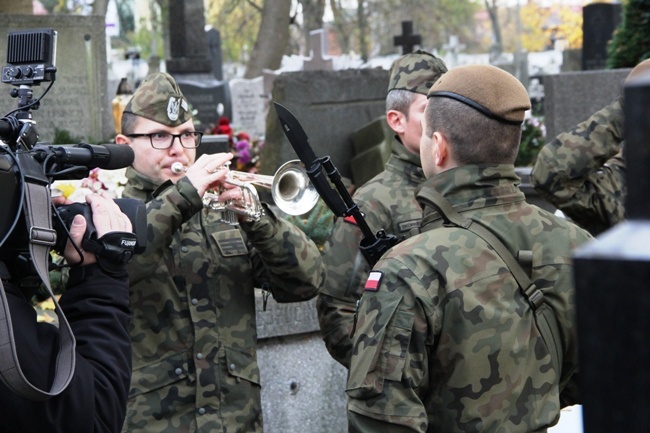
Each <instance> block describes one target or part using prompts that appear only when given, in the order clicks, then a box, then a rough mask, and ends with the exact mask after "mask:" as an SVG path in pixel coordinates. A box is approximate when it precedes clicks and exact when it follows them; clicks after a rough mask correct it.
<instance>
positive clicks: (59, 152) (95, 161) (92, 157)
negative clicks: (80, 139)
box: [33, 143, 135, 170]
mask: <svg viewBox="0 0 650 433" xmlns="http://www.w3.org/2000/svg"><path fill="white" fill-rule="evenodd" d="M33 151H34V159H36V160H37V161H39V162H43V161H45V160H46V159H47V158H48V157H50V156H53V157H54V159H56V162H57V163H58V164H63V165H73V166H84V167H87V168H89V169H93V168H96V167H99V168H103V169H105V170H115V169H118V168H125V167H128V166H129V165H131V164H132V163H133V160H134V158H135V155H134V153H133V149H131V147H130V146H127V145H124V144H85V143H80V144H75V145H74V146H69V145H63V146H51V145H50V146H47V145H36V146H34V149H33Z"/></svg>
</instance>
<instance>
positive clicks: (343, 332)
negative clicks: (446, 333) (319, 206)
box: [317, 139, 424, 367]
mask: <svg viewBox="0 0 650 433" xmlns="http://www.w3.org/2000/svg"><path fill="white" fill-rule="evenodd" d="M422 181H424V173H423V172H422V167H421V166H420V157H419V155H415V154H413V153H411V152H409V151H407V150H406V148H405V147H404V146H403V145H402V144H401V143H400V142H399V141H397V139H395V140H394V142H393V147H392V154H391V156H390V158H389V159H388V161H387V162H386V166H385V169H384V171H382V172H381V173H379V174H378V175H377V176H375V177H374V178H372V179H371V180H369V181H368V182H367V183H366V184H364V185H363V186H362V187H361V188H359V189H358V190H357V191H356V192H355V194H354V196H353V199H354V201H355V203H356V204H357V205H358V206H359V209H360V210H361V211H362V212H363V213H364V216H365V219H366V221H367V222H368V225H369V226H370V229H371V230H373V231H375V232H376V231H377V230H379V229H382V228H383V229H384V230H386V232H387V233H390V234H394V235H396V236H397V237H398V238H405V237H408V235H409V230H411V229H413V228H418V227H419V226H420V220H421V219H422V208H421V207H420V205H419V204H418V202H417V201H416V200H415V189H416V187H417V186H418V185H419V184H420V183H421V182H422ZM362 237H363V234H362V233H361V230H360V229H359V227H357V225H356V224H355V223H354V220H353V219H351V218H346V219H343V218H339V219H338V220H337V221H336V223H335V226H334V229H333V231H332V234H331V235H330V239H329V241H328V243H327V244H326V246H325V250H324V252H323V258H324V262H325V268H326V269H327V277H326V278H325V283H324V285H323V287H322V288H321V291H320V293H319V295H318V302H317V310H318V320H319V322H320V328H321V334H322V336H323V340H324V341H325V347H326V348H327V350H328V351H329V353H330V355H332V357H333V358H334V359H335V360H337V361H338V362H340V363H341V364H342V365H344V366H345V367H349V365H350V352H351V350H352V340H351V339H350V332H351V330H352V323H353V318H354V312H355V306H356V302H357V299H359V297H360V296H361V292H362V290H363V284H364V283H365V281H366V278H367V277H368V272H370V266H368V262H367V261H366V260H365V258H364V257H363V256H362V255H361V253H360V252H359V243H360V242H361V239H362Z"/></svg>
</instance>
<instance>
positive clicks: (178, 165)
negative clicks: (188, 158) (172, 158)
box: [170, 162, 187, 174]
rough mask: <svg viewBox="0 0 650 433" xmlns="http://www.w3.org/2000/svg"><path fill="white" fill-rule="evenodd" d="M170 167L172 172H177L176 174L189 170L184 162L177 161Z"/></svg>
mask: <svg viewBox="0 0 650 433" xmlns="http://www.w3.org/2000/svg"><path fill="white" fill-rule="evenodd" d="M170 168H171V171H172V173H175V174H180V173H184V172H186V171H187V167H185V166H184V165H183V163H182V162H175V163H173V164H172V166H171V167H170Z"/></svg>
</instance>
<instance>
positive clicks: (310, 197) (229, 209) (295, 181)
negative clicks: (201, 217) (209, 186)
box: [171, 159, 319, 225]
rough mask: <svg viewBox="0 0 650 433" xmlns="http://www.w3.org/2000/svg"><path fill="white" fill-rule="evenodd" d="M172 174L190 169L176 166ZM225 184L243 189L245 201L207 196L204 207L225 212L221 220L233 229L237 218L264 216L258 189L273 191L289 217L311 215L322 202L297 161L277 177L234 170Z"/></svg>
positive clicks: (274, 196) (206, 194)
mask: <svg viewBox="0 0 650 433" xmlns="http://www.w3.org/2000/svg"><path fill="white" fill-rule="evenodd" d="M171 170H172V171H173V172H174V173H181V172H182V171H184V170H187V169H186V168H185V167H183V165H182V164H181V163H180V162H175V163H174V164H172V166H171ZM224 181H225V182H227V183H229V184H231V185H235V186H237V187H239V188H240V189H241V193H242V198H241V199H237V200H228V201H226V202H220V201H219V193H218V192H206V193H205V194H204V196H203V207H204V208H207V209H210V210H213V211H219V212H222V216H221V219H222V220H223V221H224V222H226V223H228V224H232V225H236V224H237V223H238V221H237V215H244V216H245V217H246V220H247V221H258V220H259V219H260V218H261V217H262V215H263V214H264V208H263V207H262V203H261V201H260V198H259V195H258V193H257V190H256V189H255V186H258V187H262V188H267V189H270V190H271V196H272V197H273V202H274V203H275V205H276V206H277V207H278V208H279V209H280V210H281V211H282V212H284V213H286V214H288V215H303V214H305V213H307V212H309V211H310V210H311V209H313V208H314V206H316V203H317V202H318V199H319V195H318V192H317V191H316V188H314V185H313V184H312V183H311V181H310V180H309V176H308V175H307V171H306V170H305V167H304V165H303V164H302V162H301V161H300V160H297V159H296V160H291V161H287V162H285V163H284V164H282V166H280V168H278V170H277V171H276V172H275V174H274V175H273V176H270V175H264V174H256V173H247V172H243V171H233V170H230V171H228V173H227V174H226V177H225V179H224Z"/></svg>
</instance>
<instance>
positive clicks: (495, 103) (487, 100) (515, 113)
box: [427, 65, 530, 125]
mask: <svg viewBox="0 0 650 433" xmlns="http://www.w3.org/2000/svg"><path fill="white" fill-rule="evenodd" d="M427 96H428V97H429V98H433V97H443V98H451V99H455V100H456V101H459V102H462V103H463V104H466V105H468V106H470V107H472V108H474V109H475V110H478V111H479V112H481V113H482V114H484V115H486V116H488V117H489V118H491V119H495V120H498V121H500V122H503V123H508V124H511V125H520V124H521V123H522V122H523V121H524V115H525V113H526V110H529V109H530V99H529V96H528V92H527V91H526V88H525V87H524V86H523V84H521V82H520V81H519V80H518V79H516V78H515V77H514V76H513V75H511V74H509V73H507V72H506V71H504V70H503V69H500V68H497V67H496V66H491V65H467V66H458V67H456V68H453V69H451V70H450V71H449V72H447V73H446V74H444V75H443V76H442V77H440V78H439V79H438V81H436V82H435V84H434V85H433V86H431V89H429V93H428V94H427Z"/></svg>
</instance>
